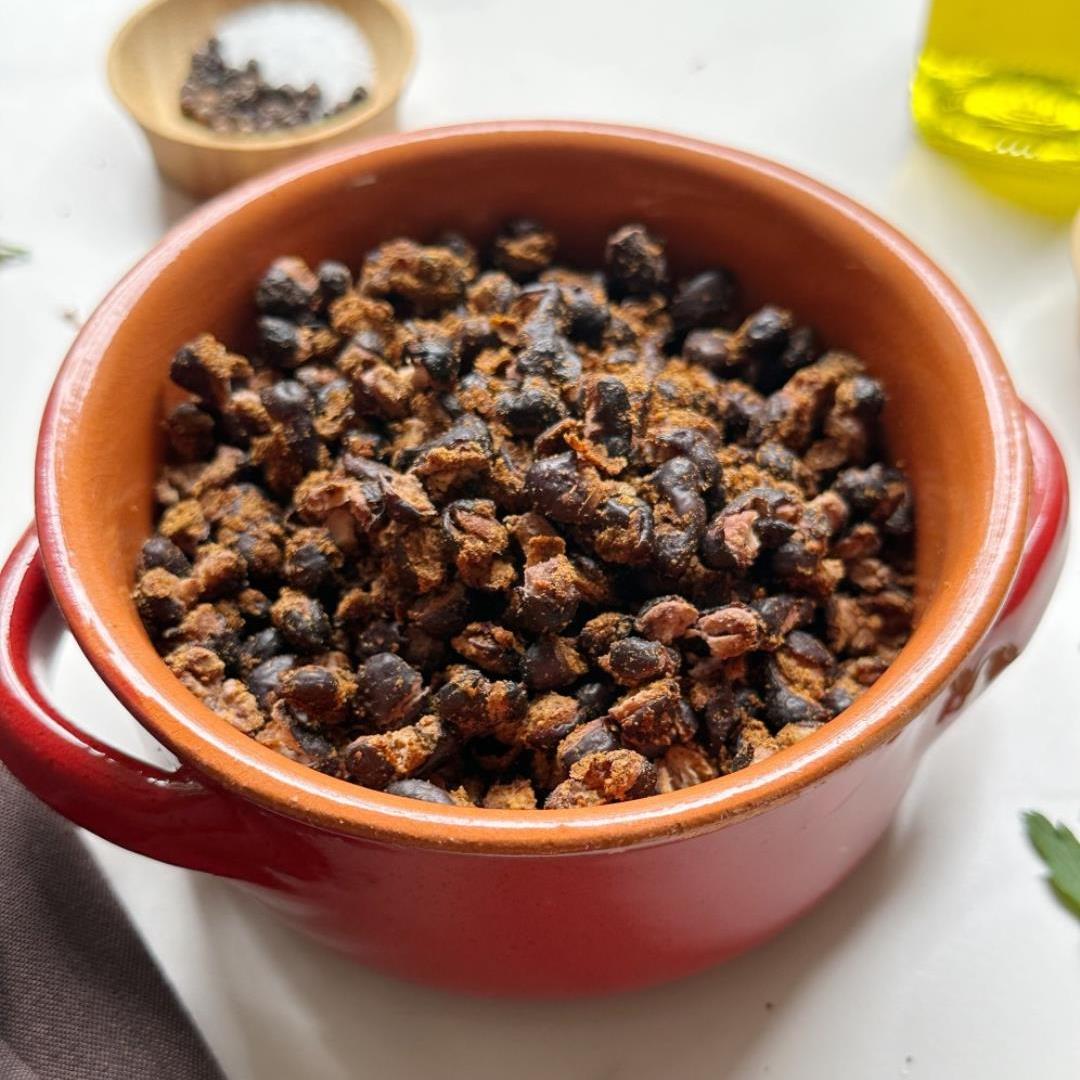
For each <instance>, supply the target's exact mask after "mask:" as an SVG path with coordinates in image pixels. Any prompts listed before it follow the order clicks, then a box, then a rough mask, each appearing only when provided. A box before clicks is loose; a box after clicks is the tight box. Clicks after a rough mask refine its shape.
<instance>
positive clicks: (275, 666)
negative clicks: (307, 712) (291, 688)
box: [245, 653, 296, 709]
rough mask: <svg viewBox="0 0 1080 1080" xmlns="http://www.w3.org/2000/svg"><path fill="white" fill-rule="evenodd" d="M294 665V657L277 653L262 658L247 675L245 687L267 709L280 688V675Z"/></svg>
mask: <svg viewBox="0 0 1080 1080" xmlns="http://www.w3.org/2000/svg"><path fill="white" fill-rule="evenodd" d="M295 666H296V657H295V656H292V655H290V654H289V653H279V654H278V655H277V656H272V657H270V659H268V660H264V661H263V662H262V663H261V664H259V665H258V666H257V667H256V668H254V670H252V672H251V673H250V674H249V675H248V677H247V679H246V680H245V681H246V683H247V688H248V689H249V690H250V691H251V692H252V694H254V695H255V700H256V701H257V702H258V703H259V706H260V707H261V708H263V709H268V708H269V707H270V705H271V704H272V703H273V700H274V698H276V697H277V695H278V694H279V692H280V690H281V676H282V675H284V674H285V672H286V671H289V670H290V669H291V668H293V667H295Z"/></svg>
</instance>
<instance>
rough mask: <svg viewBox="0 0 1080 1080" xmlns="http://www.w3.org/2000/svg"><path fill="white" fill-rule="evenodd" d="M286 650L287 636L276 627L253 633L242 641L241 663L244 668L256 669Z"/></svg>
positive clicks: (240, 650)
mask: <svg viewBox="0 0 1080 1080" xmlns="http://www.w3.org/2000/svg"><path fill="white" fill-rule="evenodd" d="M284 651H285V638H284V637H283V636H282V633H281V631H280V630H278V629H277V628H276V627H273V626H268V627H267V628H266V629H265V630H260V631H258V633H255V634H252V635H250V636H249V637H246V638H244V640H243V641H242V642H240V649H239V664H240V667H241V668H242V669H245V670H247V669H254V668H256V667H258V666H259V665H260V664H262V663H265V662H266V661H267V660H270V659H272V658H273V657H275V656H277V655H278V654H279V653H283V652H284Z"/></svg>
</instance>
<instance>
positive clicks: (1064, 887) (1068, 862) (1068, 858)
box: [1024, 810, 1080, 918]
mask: <svg viewBox="0 0 1080 1080" xmlns="http://www.w3.org/2000/svg"><path fill="white" fill-rule="evenodd" d="M1024 825H1025V826H1026V827H1027V834H1028V839H1029V840H1030V841H1031V846H1032V847H1033V848H1035V850H1036V851H1037V852H1038V853H1039V855H1040V857H1041V858H1042V861H1043V862H1044V863H1046V865H1047V868H1048V869H1049V870H1050V884H1051V885H1052V886H1053V888H1054V891H1055V892H1056V893H1057V895H1058V899H1060V900H1061V902H1062V903H1063V904H1064V905H1065V906H1066V907H1067V908H1069V910H1070V911H1072V913H1073V914H1074V915H1076V916H1077V918H1080V840H1077V839H1076V837H1075V836H1074V835H1073V834H1072V832H1071V830H1070V829H1069V828H1068V827H1067V826H1065V825H1062V824H1061V822H1058V824H1057V825H1053V824H1051V822H1050V820H1049V818H1047V817H1045V816H1044V815H1043V814H1040V813H1038V812H1036V811H1035V810H1028V811H1027V813H1025V814H1024Z"/></svg>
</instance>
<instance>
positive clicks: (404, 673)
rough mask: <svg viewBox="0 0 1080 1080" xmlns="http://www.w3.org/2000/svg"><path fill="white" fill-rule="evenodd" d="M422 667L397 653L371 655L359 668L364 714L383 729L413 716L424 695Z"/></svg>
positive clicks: (358, 699) (358, 695) (360, 703)
mask: <svg viewBox="0 0 1080 1080" xmlns="http://www.w3.org/2000/svg"><path fill="white" fill-rule="evenodd" d="M423 684H424V679H423V676H422V675H421V674H420V672H419V671H417V670H416V668H414V667H413V666H412V665H411V664H408V663H406V662H405V661H404V660H402V659H401V657H400V656H397V655H395V654H394V653H389V652H384V653H376V654H375V655H374V656H369V657H368V658H367V659H366V660H365V661H364V662H363V663H362V664H361V665H360V667H359V669H358V670H357V672H356V702H357V707H358V709H359V711H360V712H361V713H362V715H363V717H364V718H365V719H366V720H367V721H368V722H369V723H370V724H372V725H373V726H374V727H375V728H377V729H378V730H380V731H389V730H392V729H393V728H398V727H401V726H402V725H403V724H407V723H408V722H409V721H410V720H411V719H413V717H414V715H415V714H416V711H417V709H418V707H419V705H420V702H421V700H422V696H423Z"/></svg>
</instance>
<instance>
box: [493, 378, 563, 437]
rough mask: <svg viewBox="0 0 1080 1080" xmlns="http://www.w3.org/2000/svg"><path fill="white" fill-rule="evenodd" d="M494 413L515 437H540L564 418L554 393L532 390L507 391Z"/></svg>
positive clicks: (498, 402)
mask: <svg viewBox="0 0 1080 1080" xmlns="http://www.w3.org/2000/svg"><path fill="white" fill-rule="evenodd" d="M495 413H496V415H497V416H498V417H499V419H500V420H501V421H502V422H503V423H504V424H505V425H506V426H507V427H508V428H509V429H510V431H511V432H513V434H515V435H526V436H527V435H538V434H539V433H540V432H541V431H543V430H544V428H546V427H548V426H549V425H550V424H554V423H555V421H556V420H558V419H559V418H560V417H561V416H563V414H564V409H563V405H562V399H561V398H560V397H559V395H558V394H557V393H555V391H554V390H550V389H547V388H543V387H538V386H533V387H527V388H526V389H523V390H508V391H506V392H505V393H502V394H500V395H499V396H498V397H497V398H496V399H495Z"/></svg>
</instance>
